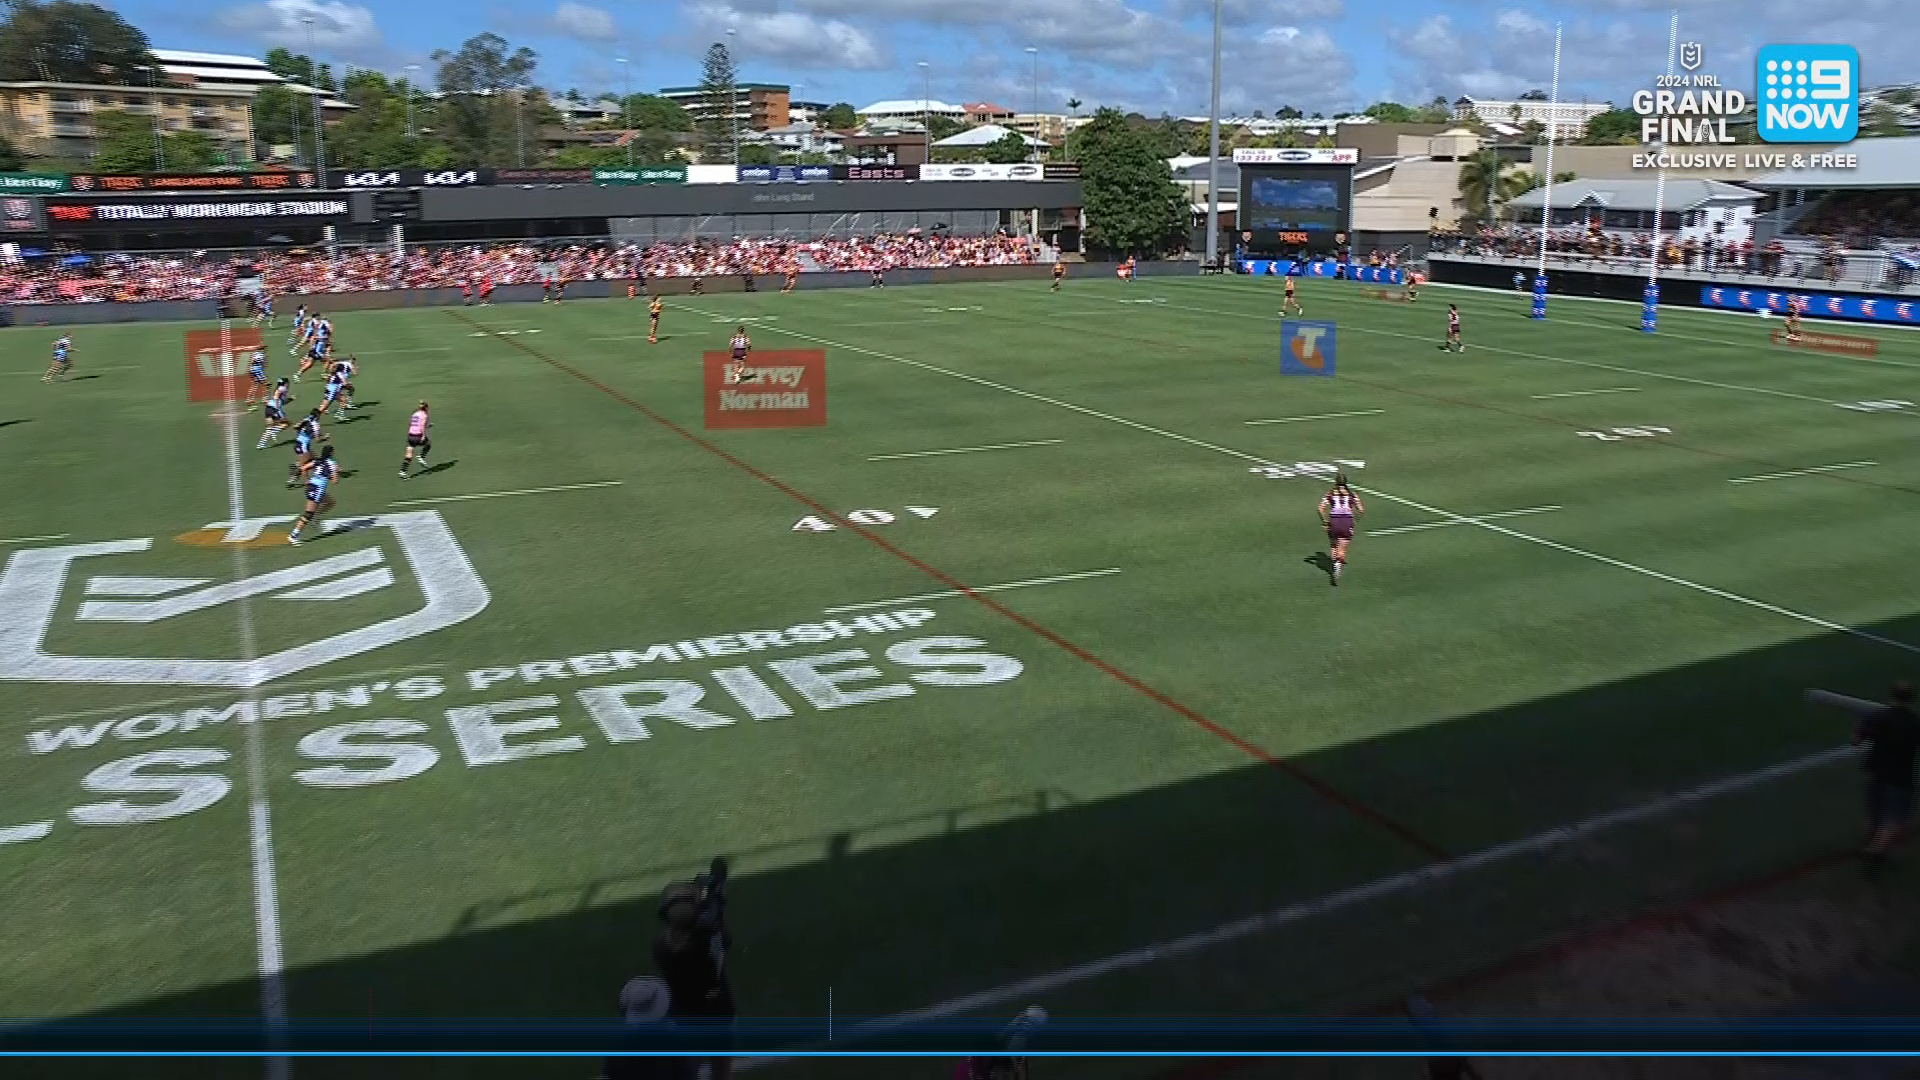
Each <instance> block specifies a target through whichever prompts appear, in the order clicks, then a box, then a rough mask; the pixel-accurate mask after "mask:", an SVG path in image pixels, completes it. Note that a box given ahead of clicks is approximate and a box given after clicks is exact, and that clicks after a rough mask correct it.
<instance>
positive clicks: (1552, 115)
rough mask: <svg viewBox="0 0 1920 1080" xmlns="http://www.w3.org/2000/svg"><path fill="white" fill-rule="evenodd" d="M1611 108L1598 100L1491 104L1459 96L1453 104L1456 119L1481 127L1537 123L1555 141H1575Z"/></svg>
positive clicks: (1607, 103)
mask: <svg viewBox="0 0 1920 1080" xmlns="http://www.w3.org/2000/svg"><path fill="white" fill-rule="evenodd" d="M1612 109H1613V105H1612V103H1611V102H1605V101H1598V102H1588V101H1562V102H1560V103H1559V104H1557V105H1556V104H1555V103H1553V102H1551V101H1494V100H1491V99H1487V98H1473V97H1463V98H1460V99H1458V100H1456V101H1455V102H1454V103H1453V115H1454V118H1455V119H1458V120H1468V119H1474V120H1479V121H1480V122H1481V123H1483V124H1501V125H1504V126H1506V127H1509V128H1511V127H1514V126H1516V125H1517V126H1518V127H1521V128H1524V127H1526V126H1527V125H1528V124H1531V123H1538V124H1540V125H1542V126H1544V127H1549V128H1552V129H1553V130H1554V137H1555V138H1558V139H1577V138H1579V137H1580V136H1581V135H1583V134H1585V133H1586V130H1587V121H1589V120H1591V119H1593V118H1594V117H1596V116H1599V115H1600V114H1601V113H1603V112H1608V111H1611V110H1612Z"/></svg>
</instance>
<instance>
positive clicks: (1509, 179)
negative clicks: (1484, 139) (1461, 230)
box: [1460, 150, 1531, 221]
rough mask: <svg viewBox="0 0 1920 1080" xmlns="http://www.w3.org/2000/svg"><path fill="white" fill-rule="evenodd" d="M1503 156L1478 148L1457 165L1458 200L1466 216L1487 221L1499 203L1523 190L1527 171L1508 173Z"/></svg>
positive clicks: (1491, 217) (1525, 189)
mask: <svg viewBox="0 0 1920 1080" xmlns="http://www.w3.org/2000/svg"><path fill="white" fill-rule="evenodd" d="M1507 165H1508V162H1507V159H1505V158H1503V157H1501V156H1500V155H1499V154H1497V153H1495V152H1494V151H1492V150H1482V151H1480V152H1479V153H1477V154H1475V155H1473V156H1472V157H1470V158H1468V159H1467V160H1466V161H1465V162H1463V163H1461V165H1460V201H1461V202H1463V203H1465V204H1466V205H1467V208H1468V209H1467V213H1468V215H1469V216H1470V217H1473V218H1476V219H1478V220H1481V221H1491V220H1493V216H1494V214H1495V213H1496V211H1497V210H1498V208H1499V204H1500V203H1503V202H1505V201H1507V200H1508V199H1511V198H1513V197H1514V196H1515V195H1519V194H1521V193H1523V192H1525V191H1527V190H1529V189H1528V187H1526V186H1525V185H1526V184H1527V183H1528V181H1527V180H1525V179H1522V177H1527V176H1530V175H1531V174H1529V173H1518V174H1515V173H1510V172H1508V171H1507Z"/></svg>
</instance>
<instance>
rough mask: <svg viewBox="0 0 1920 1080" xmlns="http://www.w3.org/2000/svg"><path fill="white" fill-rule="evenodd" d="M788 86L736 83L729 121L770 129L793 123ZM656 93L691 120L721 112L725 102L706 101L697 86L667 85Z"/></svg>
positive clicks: (747, 128) (750, 128)
mask: <svg viewBox="0 0 1920 1080" xmlns="http://www.w3.org/2000/svg"><path fill="white" fill-rule="evenodd" d="M791 91H792V88H791V87H787V86H781V85H778V84H776V83H737V84H735V86H734V88H733V103H732V104H733V122H734V123H735V124H736V125H738V126H739V129H740V130H741V131H771V130H773V129H774V128H783V127H786V126H787V125H788V124H791V123H793V118H792V115H791V112H792V98H791V96H790V95H791ZM660 96H661V97H663V98H666V99H667V100H668V101H671V102H674V103H675V104H677V105H679V106H680V107H681V108H682V109H685V110H686V111H687V115H688V116H690V117H692V118H693V120H694V122H695V123H699V122H701V121H703V120H705V119H707V118H708V117H709V116H710V115H714V114H719V115H722V116H724V115H725V113H726V111H727V103H726V102H709V101H708V100H707V92H706V91H705V90H703V89H701V88H700V87H698V86H669V87H666V88H665V89H663V90H661V91H660Z"/></svg>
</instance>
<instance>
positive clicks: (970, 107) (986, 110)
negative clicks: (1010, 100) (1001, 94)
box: [960, 101, 1013, 127]
mask: <svg viewBox="0 0 1920 1080" xmlns="http://www.w3.org/2000/svg"><path fill="white" fill-rule="evenodd" d="M960 107H961V108H962V109H964V110H966V113H967V116H966V122H967V126H968V127H976V126H978V125H980V124H1004V123H1006V122H1007V121H1009V120H1011V119H1013V110H1012V109H1009V108H1007V107H1006V106H1004V105H995V104H994V103H993V102H991V101H969V102H966V103H964V104H962V105H961V106H960Z"/></svg>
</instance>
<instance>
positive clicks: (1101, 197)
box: [1071, 109, 1187, 253]
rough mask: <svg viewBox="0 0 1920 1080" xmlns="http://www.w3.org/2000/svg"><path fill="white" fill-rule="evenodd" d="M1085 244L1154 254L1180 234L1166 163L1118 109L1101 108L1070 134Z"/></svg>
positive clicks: (1182, 211)
mask: <svg viewBox="0 0 1920 1080" xmlns="http://www.w3.org/2000/svg"><path fill="white" fill-rule="evenodd" d="M1071 149H1072V157H1073V159H1074V160H1076V161H1078V162H1079V163H1080V183H1081V191H1082V200H1083V202H1084V204H1085V208H1086V213H1087V241H1088V242H1089V243H1090V244H1092V245H1093V246H1094V247H1096V248H1101V249H1104V250H1106V251H1110V252H1116V253H1118V252H1127V253H1133V252H1146V253H1151V252H1156V251H1161V250H1164V249H1165V248H1166V247H1167V246H1168V244H1169V243H1170V242H1174V241H1175V240H1176V238H1177V237H1178V236H1179V234H1181V233H1182V232H1184V231H1185V226H1186V222H1187V208H1186V198H1185V196H1184V195H1182V194H1181V191H1180V188H1179V186H1178V185H1176V184H1175V183H1174V182H1173V178H1172V177H1171V176H1170V175H1168V173H1167V163H1166V162H1165V161H1164V160H1162V159H1161V158H1160V156H1159V155H1158V154H1157V152H1156V150H1155V147H1154V146H1153V145H1152V142H1151V140H1149V139H1148V138H1147V137H1146V136H1145V135H1144V134H1143V133H1142V132H1140V131H1137V130H1135V129H1134V128H1133V127H1132V126H1131V125H1129V124H1128V123H1127V121H1126V118H1125V117H1124V116H1122V115H1121V114H1120V112H1119V110H1117V109H1100V110H1099V111H1097V112H1095V113H1094V114H1093V120H1092V121H1091V122H1089V123H1087V124H1085V125H1084V126H1082V127H1081V128H1079V129H1078V130H1077V131H1075V132H1074V133H1073V137H1072V139H1071Z"/></svg>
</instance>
